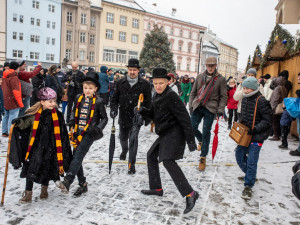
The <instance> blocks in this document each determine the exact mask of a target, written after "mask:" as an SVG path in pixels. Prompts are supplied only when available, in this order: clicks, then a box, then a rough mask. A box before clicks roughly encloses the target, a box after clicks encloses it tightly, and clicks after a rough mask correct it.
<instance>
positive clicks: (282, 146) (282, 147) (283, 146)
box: [278, 145, 288, 149]
mask: <svg viewBox="0 0 300 225" xmlns="http://www.w3.org/2000/svg"><path fill="white" fill-rule="evenodd" d="M278 148H281V149H288V146H287V145H279V146H278Z"/></svg>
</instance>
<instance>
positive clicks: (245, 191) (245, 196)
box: [241, 186, 252, 200]
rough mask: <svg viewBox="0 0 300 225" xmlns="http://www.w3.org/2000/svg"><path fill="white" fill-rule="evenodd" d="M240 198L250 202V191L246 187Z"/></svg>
mask: <svg viewBox="0 0 300 225" xmlns="http://www.w3.org/2000/svg"><path fill="white" fill-rule="evenodd" d="M241 197H242V198H243V199H245V200H250V199H251V198H252V189H251V188H250V187H248V186H245V188H244V190H243V193H242V196H241Z"/></svg>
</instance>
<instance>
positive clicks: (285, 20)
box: [275, 0, 300, 24]
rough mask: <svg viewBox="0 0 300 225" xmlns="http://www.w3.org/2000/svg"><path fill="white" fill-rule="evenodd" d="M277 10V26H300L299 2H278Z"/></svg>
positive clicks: (284, 0) (288, 0) (283, 0)
mask: <svg viewBox="0 0 300 225" xmlns="http://www.w3.org/2000/svg"><path fill="white" fill-rule="evenodd" d="M275 10H276V11H277V14H276V23H277V24H300V1H299V0H278V4H277V6H276V8H275Z"/></svg>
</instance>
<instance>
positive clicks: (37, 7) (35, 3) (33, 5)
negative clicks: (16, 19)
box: [32, 0, 40, 9]
mask: <svg viewBox="0 0 300 225" xmlns="http://www.w3.org/2000/svg"><path fill="white" fill-rule="evenodd" d="M32 8H34V9H39V8H40V2H39V1H35V0H33V1H32Z"/></svg>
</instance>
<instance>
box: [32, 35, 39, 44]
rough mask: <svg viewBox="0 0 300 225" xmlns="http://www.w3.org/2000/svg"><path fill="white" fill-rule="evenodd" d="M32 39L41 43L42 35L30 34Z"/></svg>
mask: <svg viewBox="0 0 300 225" xmlns="http://www.w3.org/2000/svg"><path fill="white" fill-rule="evenodd" d="M30 41H31V42H34V43H40V36H39V35H33V34H31V35H30Z"/></svg>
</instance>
